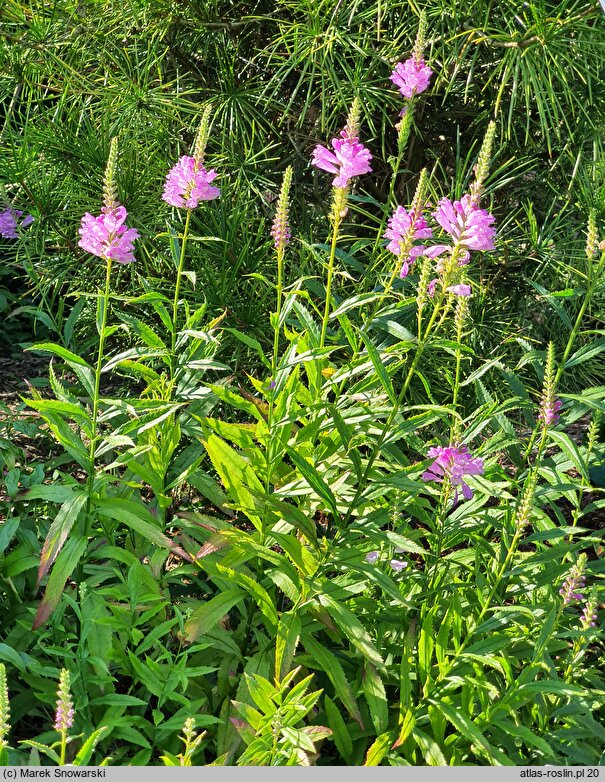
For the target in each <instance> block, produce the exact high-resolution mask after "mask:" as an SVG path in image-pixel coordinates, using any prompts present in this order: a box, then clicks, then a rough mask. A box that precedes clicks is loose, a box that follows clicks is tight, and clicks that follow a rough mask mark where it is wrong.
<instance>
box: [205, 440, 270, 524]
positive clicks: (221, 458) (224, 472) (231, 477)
mask: <svg viewBox="0 0 605 782" xmlns="http://www.w3.org/2000/svg"><path fill="white" fill-rule="evenodd" d="M202 443H203V445H204V448H205V449H206V451H207V452H208V456H209V457H210V460H211V461H212V464H213V466H214V469H215V470H216V471H217V473H218V474H219V476H220V478H221V480H222V482H223V484H224V486H225V490H226V491H227V494H228V495H229V497H230V498H231V499H232V500H234V501H235V503H236V504H237V506H238V507H239V508H240V509H241V510H242V511H243V512H244V513H245V514H246V515H247V516H248V518H249V519H250V521H251V522H252V523H253V524H254V526H255V527H256V528H257V529H261V527H262V522H261V518H260V515H259V513H258V512H257V509H256V501H255V495H256V496H261V497H262V496H263V494H264V487H263V485H262V484H261V482H260V481H259V479H258V478H257V477H256V473H255V472H254V468H253V467H252V465H251V464H250V462H248V461H247V460H246V459H245V458H244V457H243V456H242V455H241V454H240V453H238V452H237V451H236V450H235V449H233V448H232V447H231V446H230V445H227V443H226V442H225V441H224V440H221V438H220V437H217V436H216V435H215V434H210V435H209V436H208V437H206V438H204V439H202Z"/></svg>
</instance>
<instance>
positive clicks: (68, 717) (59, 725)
mask: <svg viewBox="0 0 605 782" xmlns="http://www.w3.org/2000/svg"><path fill="white" fill-rule="evenodd" d="M73 724H74V705H73V701H72V699H71V692H70V681H69V671H67V670H66V669H65V668H63V669H62V671H61V675H60V678H59V689H58V691H57V711H56V713H55V725H54V728H55V730H57V731H59V733H67V731H68V730H69V729H70V728H71V727H72V725H73Z"/></svg>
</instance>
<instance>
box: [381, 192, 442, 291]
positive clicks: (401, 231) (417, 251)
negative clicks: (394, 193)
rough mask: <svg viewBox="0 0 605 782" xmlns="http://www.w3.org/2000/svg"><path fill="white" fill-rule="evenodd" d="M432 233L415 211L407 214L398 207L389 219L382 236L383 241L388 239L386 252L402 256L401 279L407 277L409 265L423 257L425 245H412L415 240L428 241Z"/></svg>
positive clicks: (419, 214)
mask: <svg viewBox="0 0 605 782" xmlns="http://www.w3.org/2000/svg"><path fill="white" fill-rule="evenodd" d="M432 236H433V231H432V229H431V228H429V226H428V224H427V222H426V220H425V219H424V217H423V215H422V214H421V213H419V212H417V211H416V210H415V209H413V208H412V209H410V211H409V212H408V211H407V210H406V209H405V208H404V207H403V206H398V207H397V208H396V209H395V211H394V212H393V216H392V217H391V218H389V223H388V228H387V230H386V232H385V234H384V238H385V239H390V241H389V243H388V244H387V250H390V251H391V252H392V253H394V255H400V254H401V255H403V256H404V258H403V264H402V267H401V277H407V275H408V273H409V270H410V263H409V262H408V261H411V262H413V261H414V259H415V258H418V256H420V255H424V252H425V250H426V247H425V245H423V244H418V245H414V244H413V242H414V241H416V240H417V239H430V238H432Z"/></svg>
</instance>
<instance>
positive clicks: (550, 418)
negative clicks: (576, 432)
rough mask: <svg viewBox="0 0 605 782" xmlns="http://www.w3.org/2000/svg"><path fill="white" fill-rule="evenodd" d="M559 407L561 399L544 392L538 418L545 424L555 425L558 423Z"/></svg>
mask: <svg viewBox="0 0 605 782" xmlns="http://www.w3.org/2000/svg"><path fill="white" fill-rule="evenodd" d="M560 409H561V400H560V399H558V398H557V397H553V398H552V399H551V398H550V396H549V395H548V394H544V395H543V397H542V400H541V403H540V412H539V414H538V419H539V420H540V421H542V422H543V423H544V425H545V426H556V425H557V424H558V423H559V417H560V416H559V410H560Z"/></svg>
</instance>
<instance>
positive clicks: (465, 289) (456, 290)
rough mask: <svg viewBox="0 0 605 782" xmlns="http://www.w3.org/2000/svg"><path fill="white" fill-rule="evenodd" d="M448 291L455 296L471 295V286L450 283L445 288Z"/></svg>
mask: <svg viewBox="0 0 605 782" xmlns="http://www.w3.org/2000/svg"><path fill="white" fill-rule="evenodd" d="M447 290H448V291H449V292H450V293H453V294H454V295H455V296H470V295H471V286H470V285H464V284H460V285H450V287H449V288H448V289H447Z"/></svg>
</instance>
